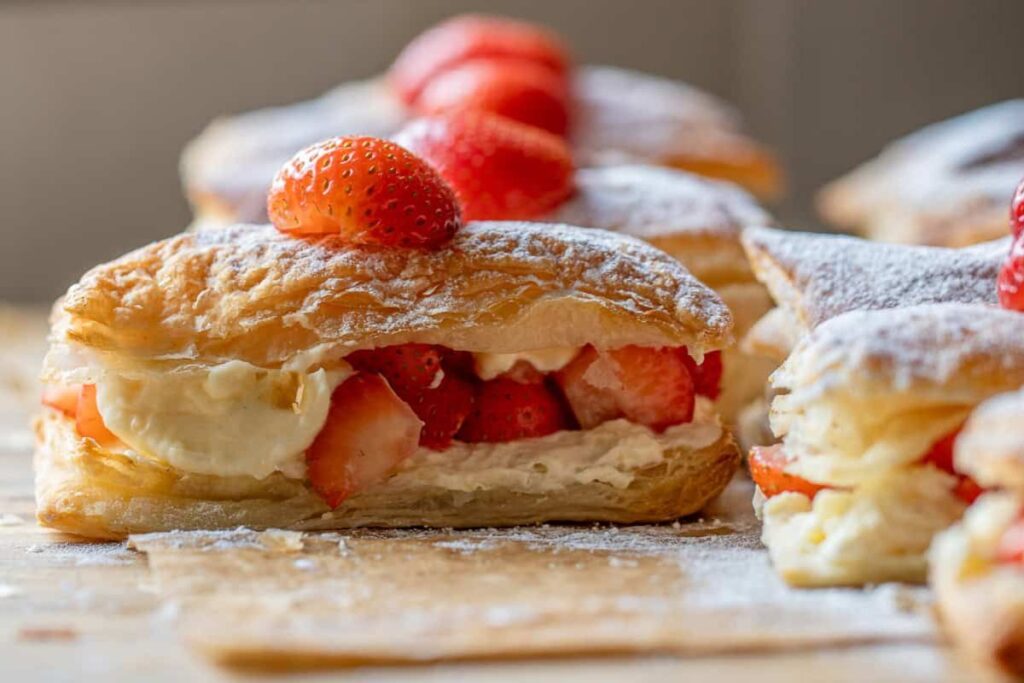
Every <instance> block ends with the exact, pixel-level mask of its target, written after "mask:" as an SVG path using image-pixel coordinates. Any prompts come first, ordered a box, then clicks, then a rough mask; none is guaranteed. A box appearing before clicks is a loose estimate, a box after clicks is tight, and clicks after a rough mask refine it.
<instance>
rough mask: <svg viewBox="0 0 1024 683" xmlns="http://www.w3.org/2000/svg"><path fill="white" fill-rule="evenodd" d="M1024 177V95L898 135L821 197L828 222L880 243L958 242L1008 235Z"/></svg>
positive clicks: (961, 243) (959, 243)
mask: <svg viewBox="0 0 1024 683" xmlns="http://www.w3.org/2000/svg"><path fill="white" fill-rule="evenodd" d="M1021 176H1024V99H1019V100H1009V101H1006V102H1002V103H999V104H993V105H990V106H988V107H984V108H982V109H978V110H976V111H972V112H969V113H966V114H963V115H961V116H957V117H954V118H952V119H949V120H947V121H942V122H940V123H935V124H932V125H930V126H927V127H925V128H922V129H921V130H919V131H917V132H915V133H913V134H911V135H908V136H907V137H905V138H902V139H900V140H897V141H895V142H893V143H892V144H890V145H889V146H888V147H886V148H885V149H884V150H883V151H882V153H881V154H879V155H878V157H876V158H875V159H872V160H871V161H868V162H867V163H865V164H863V165H861V166H859V167H858V168H856V169H854V170H853V171H851V172H850V173H848V174H847V175H845V176H843V177H842V178H839V179H838V180H836V181H834V182H832V183H831V184H829V185H827V186H826V187H825V188H824V189H822V191H821V193H820V194H819V196H818V207H819V210H820V212H821V215H822V216H823V217H824V218H825V220H827V221H828V222H829V223H831V224H832V225H834V226H836V227H837V228H840V229H843V230H850V231H853V232H856V233H859V234H861V235H863V236H865V237H868V238H870V239H874V240H880V241H883V242H904V243H914V244H931V245H938V246H950V247H958V246H965V245H968V244H974V243H977V242H985V241H987V240H992V239H995V238H997V237H1000V236H1002V235H1005V234H1006V204H1007V197H1009V196H1010V194H1011V193H1012V192H1013V188H1014V187H1015V186H1016V185H1017V183H1018V182H1019V181H1020V179H1021Z"/></svg>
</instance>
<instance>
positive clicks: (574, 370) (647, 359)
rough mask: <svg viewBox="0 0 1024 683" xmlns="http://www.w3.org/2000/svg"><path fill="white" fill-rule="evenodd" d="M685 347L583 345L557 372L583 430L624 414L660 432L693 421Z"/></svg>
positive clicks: (692, 402)
mask: <svg viewBox="0 0 1024 683" xmlns="http://www.w3.org/2000/svg"><path fill="white" fill-rule="evenodd" d="M685 357H686V354H685V351H683V350H681V349H671V348H648V347H643V346H626V347H623V348H621V349H615V350H614V351H594V349H592V348H590V347H587V348H586V349H584V350H583V351H582V352H580V354H579V355H578V356H577V357H576V358H574V359H573V361H572V362H571V363H569V365H567V366H566V367H564V368H563V369H562V370H561V371H559V373H558V374H557V375H556V378H557V381H558V383H559V385H560V386H561V387H562V391H563V392H564V393H565V397H566V399H567V400H568V401H569V405H570V406H571V407H572V410H573V413H574V414H575V415H576V419H577V420H579V423H580V425H581V426H583V427H584V428H589V427H593V426H595V425H598V424H600V423H602V422H605V421H607V420H611V419H615V418H617V417H623V416H624V417H626V419H628V420H629V421H631V422H637V423H639V424H642V425H646V426H648V427H650V428H651V429H654V430H656V431H663V430H665V429H667V428H668V427H670V426H672V425H676V424H683V423H685V422H690V421H691V420H693V410H694V385H693V378H692V377H691V376H690V371H689V369H688V368H687V363H686V360H684V358H685Z"/></svg>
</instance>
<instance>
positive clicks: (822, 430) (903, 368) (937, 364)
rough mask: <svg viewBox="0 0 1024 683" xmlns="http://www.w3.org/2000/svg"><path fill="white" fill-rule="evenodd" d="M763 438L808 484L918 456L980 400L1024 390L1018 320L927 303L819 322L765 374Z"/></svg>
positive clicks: (858, 475) (1023, 342)
mask: <svg viewBox="0 0 1024 683" xmlns="http://www.w3.org/2000/svg"><path fill="white" fill-rule="evenodd" d="M772 385H773V387H774V388H775V389H776V390H778V391H780V392H782V394H783V395H780V396H778V397H777V398H776V399H775V401H774V402H773V404H772V414H771V418H772V429H773V431H774V432H775V434H776V435H777V436H780V437H784V439H785V443H786V445H787V448H789V449H790V451H791V452H792V453H799V454H800V457H799V458H797V459H796V460H794V461H793V463H791V465H790V467H789V469H790V470H791V471H792V472H793V473H794V474H798V475H800V476H803V477H805V478H807V479H809V480H811V481H815V482H820V483H828V484H852V483H856V482H858V481H861V480H863V479H864V478H866V477H868V476H871V474H872V473H873V472H877V471H878V470H879V468H882V467H891V466H895V465H901V464H907V463H909V462H912V461H914V460H916V459H917V458H919V457H921V455H923V454H924V453H925V452H927V450H928V447H929V446H930V445H931V444H932V443H934V442H935V441H936V440H937V439H938V438H940V437H942V436H944V435H945V434H948V433H949V432H951V431H953V430H954V429H955V428H956V427H957V426H959V424H960V423H961V422H962V421H963V419H965V418H966V417H967V414H968V413H969V412H970V410H971V409H972V408H973V407H974V406H976V405H978V404H979V403H981V402H982V401H983V400H985V399H986V398H988V397H991V396H994V395H996V394H999V393H1002V392H1004V391H1008V390H1010V389H1012V388H1016V387H1019V386H1021V385H1024V316H1021V315H1019V314H1016V313H1013V312H1010V311H1004V310H1001V309H998V308H991V307H986V306H971V305H967V304H933V305H924V306H915V307H912V308H905V309H894V310H887V311H854V312H851V313H847V314H845V315H842V316H839V317H837V318H834V319H832V320H830V321H828V322H826V323H823V324H822V325H821V326H820V327H818V328H817V329H816V330H815V331H814V332H812V333H811V334H810V335H809V336H808V337H807V338H805V339H804V340H803V341H802V342H801V343H800V344H799V345H798V346H797V348H796V350H795V351H794V352H793V354H792V355H791V356H790V358H789V359H788V360H787V361H786V363H785V364H783V366H782V367H781V368H780V369H779V370H778V371H777V372H776V373H775V375H773V377H772Z"/></svg>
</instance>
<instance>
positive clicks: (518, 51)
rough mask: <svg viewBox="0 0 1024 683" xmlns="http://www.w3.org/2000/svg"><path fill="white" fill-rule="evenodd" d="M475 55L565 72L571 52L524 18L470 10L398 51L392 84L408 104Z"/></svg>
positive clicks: (560, 42) (393, 68) (557, 40)
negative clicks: (508, 17)
mask: <svg viewBox="0 0 1024 683" xmlns="http://www.w3.org/2000/svg"><path fill="white" fill-rule="evenodd" d="M471 59H494V60H502V61H504V60H521V61H527V62H532V63H535V64H538V65H540V66H543V67H544V68H546V69H548V70H550V71H551V72H553V73H555V74H558V75H561V76H563V77H564V76H565V74H566V72H567V71H568V69H569V57H568V54H567V52H566V49H565V47H564V46H563V45H562V41H561V40H560V39H559V38H558V37H557V36H556V35H554V34H553V33H551V32H550V31H547V30H546V29H544V28H541V27H540V26H536V25H534V24H529V23H527V22H524V21H514V20H511V19H503V18H498V17H486V16H478V15H466V16H461V17H454V18H452V19H449V20H448V21H445V22H442V23H440V24H438V25H436V26H434V27H433V28H430V29H428V30H426V31H424V32H423V33H421V34H420V35H419V36H418V37H416V39H414V40H413V41H412V42H410V43H409V44H408V45H407V46H406V48H405V49H404V50H402V53H401V54H399V55H398V59H396V60H395V63H394V65H393V66H392V67H391V72H390V78H391V83H392V84H393V86H394V87H395V90H396V91H397V92H398V95H399V97H401V98H402V100H403V101H404V102H405V103H406V104H412V103H413V102H415V101H416V98H417V97H419V95H420V92H421V91H422V90H423V88H424V87H425V86H426V85H427V83H428V82H429V81H430V80H431V79H432V78H434V77H435V76H436V75H437V74H439V73H441V72H443V71H446V70H448V69H451V68H452V67H454V66H456V65H458V64H461V63H462V62H465V61H469V60H471Z"/></svg>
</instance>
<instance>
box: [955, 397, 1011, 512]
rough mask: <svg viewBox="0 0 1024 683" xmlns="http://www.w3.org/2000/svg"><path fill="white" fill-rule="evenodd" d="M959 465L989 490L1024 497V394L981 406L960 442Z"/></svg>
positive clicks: (957, 458) (961, 434) (973, 414)
mask: <svg viewBox="0 0 1024 683" xmlns="http://www.w3.org/2000/svg"><path fill="white" fill-rule="evenodd" d="M956 464H957V467H959V468H960V469H961V470H962V471H963V472H965V473H967V474H970V475H971V476H972V477H974V479H975V480H977V482H978V483H979V484H981V485H982V486H984V487H986V488H1001V489H1009V490H1011V491H1013V492H1014V493H1016V494H1017V495H1018V496H1024V390H1022V391H1015V392H1012V393H1007V394H1003V395H1001V396H997V397H995V398H993V399H990V400H988V401H986V402H985V403H982V404H981V405H980V406H978V408H977V410H975V411H974V412H973V413H972V414H971V417H970V419H969V420H968V421H967V424H966V425H965V426H964V430H963V432H961V433H960V436H959V437H958V438H957V442H956Z"/></svg>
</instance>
